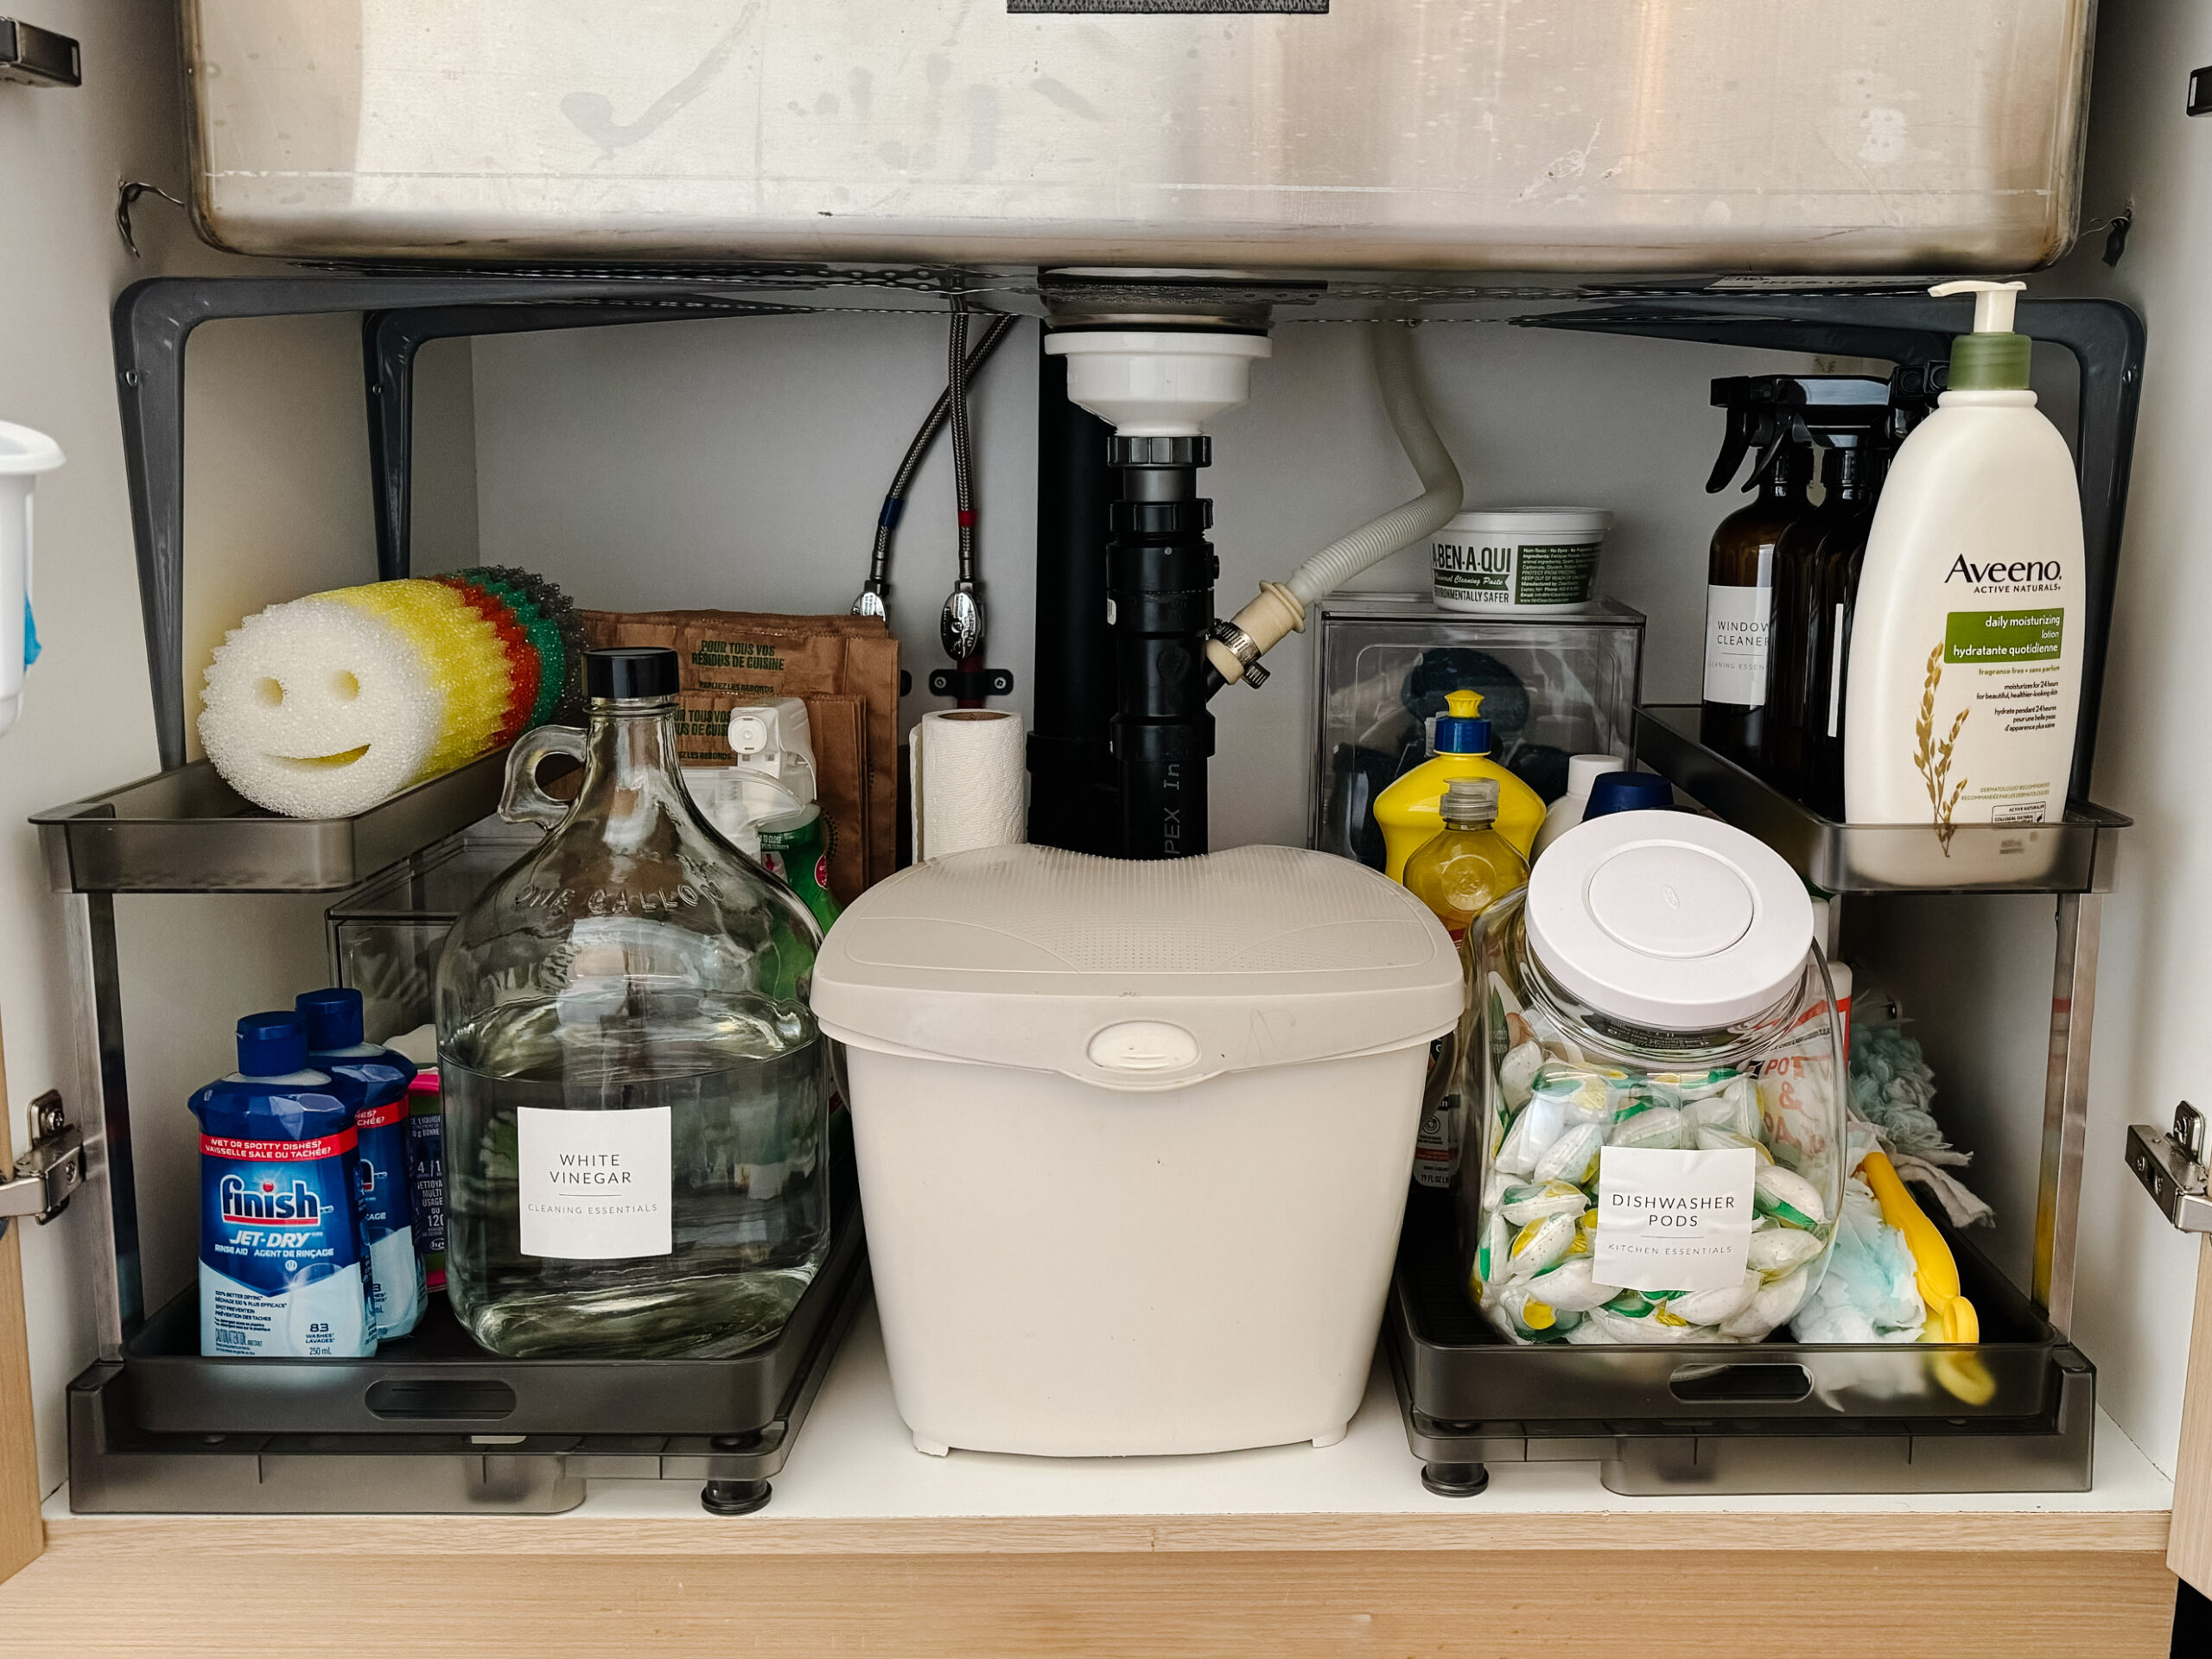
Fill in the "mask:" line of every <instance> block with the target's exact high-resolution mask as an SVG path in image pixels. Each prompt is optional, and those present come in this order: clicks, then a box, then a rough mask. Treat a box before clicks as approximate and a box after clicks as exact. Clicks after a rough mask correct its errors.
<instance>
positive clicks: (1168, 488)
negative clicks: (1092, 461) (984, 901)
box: [1039, 434, 1221, 858]
mask: <svg viewBox="0 0 2212 1659" xmlns="http://www.w3.org/2000/svg"><path fill="white" fill-rule="evenodd" d="M1109 459H1110V461H1111V464H1112V466H1113V467H1114V468H1115V470H1116V471H1117V472H1119V473H1120V474H1121V476H1122V490H1121V499H1119V500H1117V501H1116V502H1115V503H1114V505H1113V509H1112V514H1111V518H1110V520H1109V522H1110V524H1111V527H1112V534H1111V535H1110V536H1109V537H1108V539H1107V543H1106V583H1107V593H1108V595H1109V598H1110V599H1111V601H1112V617H1113V632H1114V663H1115V670H1116V674H1115V677H1116V682H1117V683H1118V685H1119V689H1120V695H1119V698H1118V706H1117V708H1116V712H1115V715H1114V718H1113V726H1112V730H1113V745H1114V759H1115V760H1116V763H1117V764H1118V766H1119V767H1120V769H1121V785H1122V850H1123V855H1124V856H1126V857H1129V858H1180V857H1184V856H1185V855H1191V854H1194V853H1203V852H1205V850H1206V760H1207V758H1208V757H1209V756H1211V754H1212V753H1213V716H1212V715H1211V714H1209V713H1207V712H1206V699H1207V697H1208V696H1211V693H1212V690H1213V687H1212V686H1211V685H1209V684H1208V683H1207V682H1208V679H1209V674H1208V670H1207V664H1206V658H1205V639H1206V630H1207V628H1208V627H1209V626H1211V624H1212V621H1213V584H1214V580H1215V578H1216V577H1217V576H1218V575H1220V572H1221V562H1220V560H1219V559H1218V558H1217V557H1216V556H1215V554H1214V550H1213V544H1212V543H1210V542H1208V541H1207V540H1206V538H1205V533H1206V531H1208V530H1210V529H1211V528H1212V526H1213V503H1212V502H1211V501H1210V500H1207V499H1205V497H1203V496H1201V495H1200V494H1199V493H1198V468H1199V467H1204V466H1206V465H1207V464H1209V463H1210V462H1211V461H1212V459H1213V455H1212V443H1211V440H1210V439H1207V438H1204V437H1177V438H1162V437H1122V436H1121V435H1118V434H1117V435H1115V436H1114V437H1113V439H1112V440H1111V448H1110V449H1109ZM1039 645H1040V652H1039V654H1040V657H1041V654H1042V652H1041V645H1042V642H1041V641H1040V642H1039ZM1215 678H1216V680H1217V677H1215Z"/></svg>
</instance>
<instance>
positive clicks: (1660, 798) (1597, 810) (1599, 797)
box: [1582, 772, 1675, 823]
mask: <svg viewBox="0 0 2212 1659" xmlns="http://www.w3.org/2000/svg"><path fill="white" fill-rule="evenodd" d="M1674 804H1675V789H1674V785H1671V784H1669V782H1668V781H1667V780H1666V779H1664V778H1662V777H1661V776H1660V775H1659V774H1658V773H1657V772H1606V773H1605V774H1604V775H1603V776H1602V777H1600V778H1599V779H1597V781H1596V782H1594V783H1592V785H1590V804H1589V805H1587V806H1586V807H1584V808H1583V809H1582V822H1583V823H1589V822H1590V820H1591V819H1592V818H1602V817H1608V816H1610V815H1611V814H1612V813H1615V812H1642V811H1648V810H1651V809H1653V808H1655V807H1657V808H1665V807H1670V806H1672V805H1674Z"/></svg>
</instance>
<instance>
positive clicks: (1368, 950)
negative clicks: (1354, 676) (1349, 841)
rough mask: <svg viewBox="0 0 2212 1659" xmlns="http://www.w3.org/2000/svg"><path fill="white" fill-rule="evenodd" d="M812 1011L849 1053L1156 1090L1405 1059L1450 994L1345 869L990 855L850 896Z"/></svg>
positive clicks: (1435, 937) (1311, 862) (1376, 883)
mask: <svg viewBox="0 0 2212 1659" xmlns="http://www.w3.org/2000/svg"><path fill="white" fill-rule="evenodd" d="M812 1001H813V1006H814V1012H815V1015H816V1017H817V1019H819V1020H820V1021H821V1022H822V1028H823V1031H824V1032H826V1033H828V1034H829V1036H831V1037H833V1038H836V1039H837V1040H839V1041H841V1042H844V1043H849V1044H851V1045H852V1046H855V1047H859V1048H865V1049H874V1050H877V1051H880V1052H888V1053H894V1054H912V1055H921V1056H925V1057H929V1058H939V1059H948V1060H967V1061H974V1062H978V1063H981V1064H983V1065H1007V1066H1018V1067H1022V1068H1024V1069H1027V1070H1031V1071H1057V1072H1059V1073H1061V1074H1063V1075H1065V1076H1067V1077H1074V1078H1077V1079H1078V1080H1079V1081H1082V1082H1086V1083H1095V1084H1104V1085H1106V1086H1108V1087H1109V1088H1116V1089H1168V1088H1175V1087H1179V1086H1180V1085H1182V1084H1192V1083H1198V1082H1201V1081H1203V1080H1204V1079H1205V1078H1207V1077H1217V1076H1219V1075H1221V1074H1222V1073H1224V1072H1230V1071H1250V1070H1254V1069H1255V1068H1258V1067H1262V1066H1275V1065H1296V1064H1299V1063H1300V1062H1303V1061H1311V1060H1324V1059H1331V1058H1339V1057H1344V1056H1349V1055H1354V1054H1366V1053H1372V1052H1377V1051H1380V1050H1384V1049H1391V1048H1401V1047H1405V1046H1408V1045H1411V1044H1414V1043H1425V1042H1427V1041H1428V1040H1429V1039H1431V1038H1433V1037H1437V1036H1440V1035H1441V1034H1442V1033H1445V1032H1446V1031H1448V1030H1450V1029H1451V1028H1452V1027H1453V1026H1454V1025H1455V1024H1456V1023H1457V1022H1458V1020H1459V1011H1460V1008H1461V1006H1462V1001H1463V992H1462V989H1461V979H1460V969H1459V957H1458V955H1457V953H1456V952H1455V951H1454V950H1453V949H1452V941H1451V938H1450V937H1449V936H1448V935H1447V934H1446V932H1445V931H1444V928H1443V926H1442V925H1441V924H1440V923H1439V922H1438V921H1437V919H1436V918H1435V917H1433V915H1431V914H1430V913H1429V912H1428V909H1427V906H1424V905H1422V904H1421V901H1420V900H1419V899H1415V898H1414V896H1413V895H1412V894H1411V893H1408V892H1407V891H1406V890H1405V889H1404V888H1403V887H1400V886H1399V885H1398V884H1397V883H1396V882H1395V881H1392V880H1388V879H1387V878H1385V877H1383V876H1382V875H1380V874H1376V872H1375V871H1373V870H1370V869H1368V868H1365V867H1364V866H1363V865H1359V864H1355V863H1353V862H1352V861H1350V860H1348V859H1343V858H1337V857H1334V856H1332V855H1329V854H1325V853H1313V852H1306V851H1303V850H1301V849H1296V848H1290V847H1242V848H1238V849H1236V850H1235V851H1233V852H1226V853H1214V854H1211V855H1207V856H1205V857H1201V858H1180V859H1166V860H1160V861H1132V860H1125V859H1114V858H1094V857H1091V856H1090V855H1087V854H1083V853H1071V852H1064V851H1062V850H1060V849H1058V848H1051V847H993V848H987V849H981V850H978V851H976V852H969V853H958V854H955V855H951V856H950V857H946V858H938V859H931V860H930V861H928V862H926V863H924V864H918V865H916V866H915V867H914V868H912V869H909V870H904V871H901V872H900V873H899V874H897V875H894V876H893V877H891V878H890V879H889V880H886V881H883V882H880V883H879V884H878V885H877V886H875V887H871V888H870V889H869V890H868V892H866V893H862V894H861V897H860V898H859V899H857V900H855V902H854V904H853V905H852V906H851V907H850V908H849V909H848V910H847V911H846V912H845V913H844V914H843V915H842V917H840V918H838V920H837V924H836V926H834V927H833V928H831V929H830V930H829V938H828V939H827V940H826V941H825V942H824V944H823V949H822V954H821V956H820V957H818V958H817V961H816V963H815V970H814V989H813V997H812Z"/></svg>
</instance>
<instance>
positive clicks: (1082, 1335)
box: [813, 847, 1462, 1457]
mask: <svg viewBox="0 0 2212 1659" xmlns="http://www.w3.org/2000/svg"><path fill="white" fill-rule="evenodd" d="M1460 985H1461V982H1460V971H1459V961H1458V958H1457V957H1456V956H1455V954H1454V953H1453V950H1452V944H1451V941H1450V939H1449V938H1447V937H1446V934H1445V931H1444V930H1443V928H1442V927H1441V926H1440V925H1438V923H1437V921H1436V920H1435V918H1433V916H1431V915H1430V914H1429V912H1428V911H1427V909H1426V908H1424V907H1423V906H1421V904H1420V903H1419V902H1418V901H1417V900H1415V899H1414V898H1413V897H1412V896H1411V895H1410V894H1408V893H1407V892H1406V891H1405V890H1404V889H1403V888H1402V887H1398V886H1397V885H1396V884H1395V883H1394V882H1391V881H1389V880H1385V879H1384V878H1383V877H1382V876H1380V875H1378V874H1376V873H1375V872H1374V871H1372V870H1370V869H1366V868H1363V867H1362V866H1360V865H1357V864H1355V863H1352V862H1351V861H1348V860H1344V859H1339V858H1334V857H1331V856H1329V855H1326V854H1322V853H1310V852H1304V851H1300V850H1295V849H1290V848H1285V847H1247V848H1243V849H1238V850H1236V851H1235V852H1228V853H1217V854H1214V855H1211V857H1206V858H1190V859H1179V860H1174V861H1164V862H1157V863H1135V862H1125V861H1121V860H1117V859H1103V858H1091V857H1088V856H1085V855H1082V854H1078V853H1069V852H1062V851H1059V850H1057V849H1049V848H1042V847H997V848H991V849H985V850H982V851H976V852H970V853H962V854H957V855H954V856H951V857H949V858H944V859H936V860H931V861H929V862H927V863H925V864H922V865H918V866H917V867H915V868H912V869H910V870H907V871H905V872H903V873H901V874H899V875H896V876H893V878H891V880H887V881H885V882H883V883H881V884H880V885H879V886H877V887H874V888H872V889H870V890H869V891H868V893H865V894H863V895H862V896H861V899H859V901H858V902H857V903H855V905H854V906H852V908H851V909H849V910H848V911H847V912H845V914H844V916H843V917H842V918H841V919H840V920H839V921H838V923H837V925H836V926H835V927H834V928H832V929H831V930H830V932H829V940H828V942H827V944H825V945H824V947H823V952H822V955H821V957H820V959H819V961H818V962H817V964H816V969H815V979H814V994H813V998H814V1008H815V1012H816V1014H817V1015H818V1016H819V1017H820V1019H821V1021H822V1025H823V1030H824V1031H826V1032H827V1033H829V1035H830V1036H831V1037H833V1038H835V1039H837V1040H838V1041H840V1042H842V1043H843V1044H844V1045H846V1047H847V1063H848V1066H849V1083H850V1085H851V1106H852V1112H853V1128H854V1133H855V1141H856V1143H857V1146H858V1149H859V1155H860V1178H861V1198H862V1200H863V1202H864V1204H865V1205H866V1207H867V1212H868V1252H869V1256H870V1259H871V1262H872V1264H873V1268H874V1275H875V1289H876V1301H877V1305H878V1307H879V1308H880V1312H881V1315H882V1320H883V1340H884V1347H885V1349H886V1351H887V1355H888V1357H889V1360H890V1365H891V1384H892V1390H893V1394H894V1395H895V1396H896V1397H897V1400H898V1403H899V1414H900V1415H901V1416H902V1417H904V1418H905V1419H906V1425H907V1427H909V1428H910V1429H912V1431H913V1436H914V1444H915V1445H916V1446H918V1447H919V1448H920V1449H921V1450H923V1451H925V1452H932V1453H939V1454H941V1453H943V1452H944V1451H946V1450H947V1449H948V1448H949V1447H952V1446H963V1447H967V1448H970V1449H973V1450H977V1451H991V1452H1035V1453H1041V1454H1045V1455H1047V1456H1056V1457H1089V1456H1117V1455H1139V1454H1145V1453H1154V1452H1221V1451H1230V1450H1234V1449H1236V1448H1238V1447H1242V1446H1277V1445H1283V1444H1287V1443H1288V1442H1291V1441H1295V1440H1312V1441H1313V1442H1315V1443H1316V1444H1317V1445H1327V1444H1330V1443H1332V1442H1333V1441H1335V1440H1338V1439H1339V1438H1341V1437H1342V1435H1343V1434H1344V1428H1345V1426H1346V1425H1347V1423H1348V1422H1349V1421H1351V1415H1352V1413H1353V1412H1354V1411H1355V1410H1356V1409H1357V1407H1358V1405H1359V1401H1360V1396H1361V1395H1362V1393H1363V1390H1364V1389H1365V1387H1366V1383H1367V1374H1368V1367H1369V1363H1370V1361H1371V1359H1372V1358H1373V1356H1374V1351H1375V1336H1376V1328H1377V1326H1378V1325H1379V1324H1380V1322H1381V1319H1382V1313H1383V1295H1384V1294H1385V1291H1386V1290H1387V1288H1388V1286H1389V1277H1390V1268H1391V1260H1392V1255H1393V1253H1394V1251H1395V1248H1396V1244H1397V1237H1398V1223H1399V1220H1400V1217H1401V1216H1402V1213H1403V1211H1404V1208H1405V1201H1406V1190H1407V1184H1408V1175H1409V1172H1410V1170H1411V1167H1412V1163H1413V1150H1414V1131H1415V1129H1416V1128H1417V1127H1418V1123H1419V1118H1420V1114H1421V1090H1422V1084H1423V1081H1424V1077H1425V1076H1426V1073H1427V1066H1428V1057H1429V1042H1430V1039H1432V1038H1434V1037H1436V1036H1439V1035H1440V1034H1441V1033H1444V1032H1445V1031H1446V1030H1448V1029H1450V1028H1451V1027H1452V1025H1453V1024H1454V1022H1455V1021H1456V1020H1458V1018H1459V1011H1460V1006H1461V999H1462V992H1461V988H1460Z"/></svg>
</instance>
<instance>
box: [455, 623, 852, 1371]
mask: <svg viewBox="0 0 2212 1659" xmlns="http://www.w3.org/2000/svg"><path fill="white" fill-rule="evenodd" d="M585 676H586V685H587V690H588V692H589V694H590V699H591V726H590V730H589V731H588V732H578V731H575V730H574V729H572V728H560V727H545V728H539V729H538V730H536V731H533V732H531V733H529V734H526V735H524V737H523V738H522V739H521V740H520V741H518V742H517V743H516V744H515V746H514V748H513V750H512V753H510V755H509V757H508V761H507V782H506V794H505V798H504V799H503V800H502V801H501V803H500V811H501V813H502V815H503V816H505V817H508V818H510V819H512V820H522V819H531V820H534V821H536V822H538V823H544V824H547V825H549V826H550V833H549V834H548V835H547V836H546V837H545V839H544V841H543V842H541V843H540V844H539V845H538V846H537V849H535V850H533V851H531V853H530V854H528V855H526V856H525V857H524V858H523V859H522V860H521V861H520V862H518V863H517V864H516V865H515V866H514V867H513V868H512V869H510V870H508V871H507V872H506V873H505V874H504V875H502V876H500V877H499V879H498V880H495V881H494V882H493V884H492V885H491V887H489V888H487V889H486V892H485V893H484V895H483V897H482V898H480V899H478V900H477V902H476V904H475V905H474V906H473V907H472V908H471V909H469V910H467V912H464V913H463V914H462V915H461V918H460V920H458V921H457V922H455V923H454V928H453V931H452V933H451V935H450V936H449V937H448V940H447V943H446V947H445V951H444V954H443V956H442V957H441V959H440V961H439V965H438V996H437V1008H438V1060H439V1071H440V1075H441V1078H442V1084H443V1090H444V1096H445V1152H446V1179H447V1202H448V1216H447V1284H448V1289H449V1291H450V1293H451V1295H452V1297H453V1306H454V1313H455V1314H456V1315H457V1316H458V1317H459V1318H460V1319H461V1323H462V1325H465V1326H466V1327H467V1330H468V1331H469V1332H470V1334H471V1335H473V1336H474V1338H476V1339H477V1340H478V1341H479V1342H480V1343H482V1344H484V1345H485V1346H486V1347H487V1348H489V1349H491V1350H493V1351H494V1352H497V1353H502V1354H512V1355H516V1356H523V1357H529V1356H537V1355H557V1356H607V1357H635V1358H646V1357H666V1356H670V1355H700V1356H715V1355H727V1354H734V1353H739V1352H741V1351H744V1350H746V1349H747V1348H751V1347H753V1346H754V1345H756V1344H760V1343H762V1342H765V1341H766V1340H767V1339H768V1338H772V1337H773V1336H774V1335H775V1334H776V1332H778V1331H779V1330H780V1329H782V1327H783V1324H784V1321H785V1319H786V1318H787V1317H788V1316H789V1314H790V1313H791V1307H792V1306H793V1305H794V1304H795V1303H796V1302H797V1301H798V1299H799V1296H800V1294H802V1293H803V1292H804V1290H805V1288H806V1287H807V1285H808V1283H809V1281H811V1279H812V1278H813V1276H814V1274H815V1271H816V1269H817V1268H818V1267H819V1266H820V1265H821V1262H822V1258H823V1252H824V1250H825V1249H826V1248H827V1245H828V1241H829V1171H828V1169H827V1167H826V1165H825V1147H824V1140H823V1116H824V1113H825V1110H826V1102H827V1096H828V1084H827V1075H826V1066H825V1059H824V1042H823V1037H822V1034H821V1032H820V1029H819V1027H817V1025H816V1024H815V1020H814V1015H813V1014H812V1012H811V1011H810V1008H809V1007H808V992H809V989H810V981H811V979H812V976H813V973H814V958H815V951H816V948H817V945H818V944H820V942H821V938H822V935H821V931H820V930H819V929H818V928H817V926H816V925H815V922H814V918H812V917H811V916H810V914H809V913H808V912H807V910H806V908H805V906H803V905H802V904H800V903H799V901H798V899H796V898H794V897H793V896H792V895H791V892H790V891H789V889H787V888H785V887H784V886H783V885H782V884H781V883H780V882H779V881H776V880H774V879H772V877H770V876H769V875H768V874H766V872H764V871H763V870H761V868H760V867H759V866H758V865H756V864H754V863H753V862H752V861H750V860H749V859H747V857H745V855H743V854H741V853H740V852H738V851H737V849H734V847H732V846H731V845H730V844H729V842H727V841H725V840H723V839H722V837H721V836H720V835H719V834H717V833H716V832H715V830H714V829H712V828H711V827H710V826H709V824H708V823H707V822H706V820H705V819H704V818H703V817H702V816H701V815H700V813H699V811H698V809H697V808H696V806H694V805H693V804H692V801H691V798H690V796H689V795H688V794H686V793H685V792H684V788H683V779H682V775H681V773H680V772H679V771H678V769H677V753H676V723H675V722H676V690H677V659H676V653H675V652H672V651H666V650H657V649H654V650H623V651H595V652H591V653H589V655H588V658H586V662H585ZM556 754H558V755H567V756H569V757H572V758H573V759H575V760H578V761H581V762H582V765H583V774H582V785H581V787H580V788H579V790H578V791H577V793H576V797H575V801H574V802H573V804H563V803H562V802H560V801H557V800H556V799H554V798H552V797H551V796H550V795H548V794H547V793H546V792H545V791H543V789H542V788H541V787H540V786H539V785H538V784H537V768H538V766H539V765H540V764H541V763H542V762H543V761H544V760H546V759H547V758H548V757H549V756H551V755H556Z"/></svg>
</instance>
